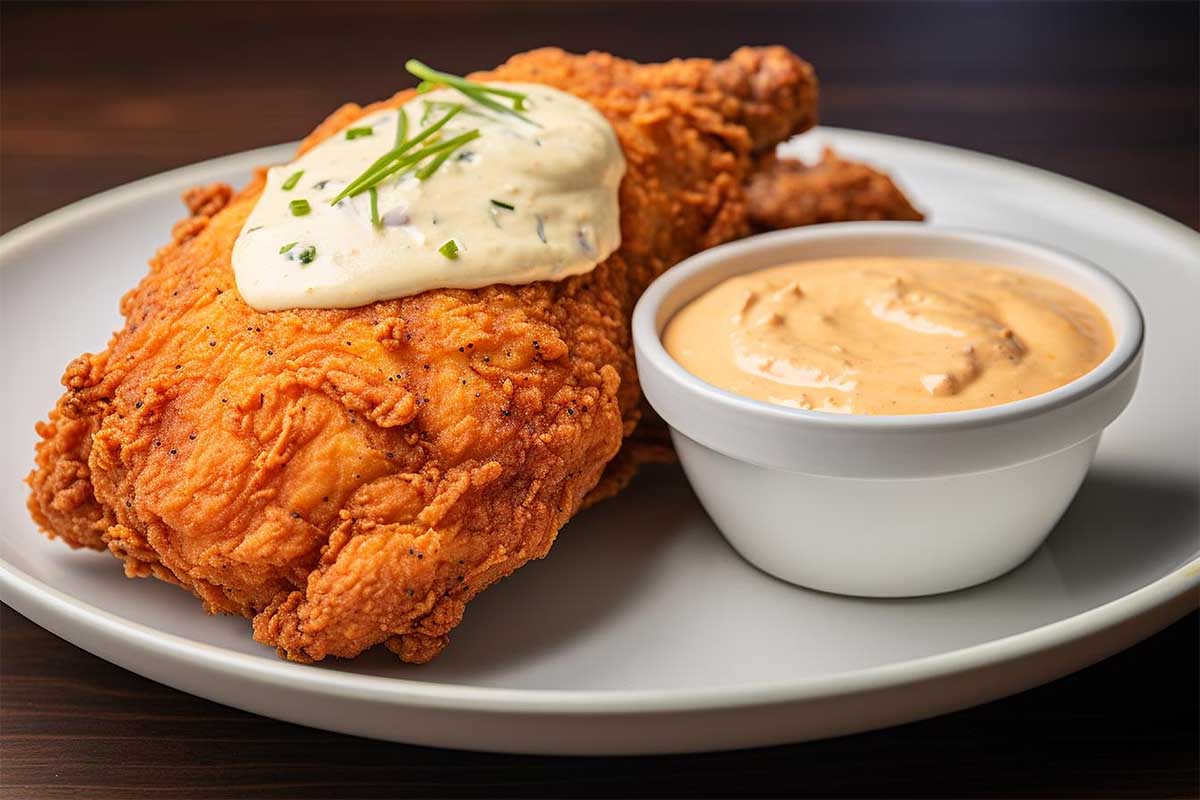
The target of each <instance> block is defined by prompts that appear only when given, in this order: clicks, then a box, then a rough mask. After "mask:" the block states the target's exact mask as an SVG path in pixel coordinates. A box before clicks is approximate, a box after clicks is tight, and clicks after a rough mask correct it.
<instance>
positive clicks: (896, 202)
mask: <svg viewBox="0 0 1200 800" xmlns="http://www.w3.org/2000/svg"><path fill="white" fill-rule="evenodd" d="M746 199H747V203H748V205H749V214H748V216H749V219H750V223H751V224H752V225H753V226H754V228H755V229H756V230H775V229H778V228H798V227H800V226H802V225H818V224H820V223H823V222H844V221H846V220H900V221H911V222H918V221H920V220H922V219H924V215H922V214H921V212H920V211H918V210H917V209H916V208H914V207H913V205H912V203H910V202H909V200H908V198H907V197H905V196H904V193H903V192H901V191H900V189H899V188H897V186H896V184H895V183H893V182H892V179H891V178H889V177H888V176H887V175H884V174H883V173H882V172H879V171H878V170H875V169H872V168H871V167H868V166H866V165H865V164H858V163H855V162H853V161H846V160H844V159H843V158H841V157H840V156H839V155H838V154H837V153H835V152H833V150H832V149H830V148H828V147H827V148H825V151H824V154H823V156H822V158H821V160H820V161H819V162H817V163H816V164H812V165H809V164H805V163H804V162H802V161H795V160H790V159H781V158H776V156H775V154H774V153H772V154H769V155H767V156H765V157H764V158H763V159H762V163H761V164H760V165H759V169H758V171H757V173H756V174H755V175H754V177H753V178H752V179H751V180H750V185H749V187H748V188H747V190H746Z"/></svg>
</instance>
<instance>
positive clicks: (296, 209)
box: [288, 198, 312, 217]
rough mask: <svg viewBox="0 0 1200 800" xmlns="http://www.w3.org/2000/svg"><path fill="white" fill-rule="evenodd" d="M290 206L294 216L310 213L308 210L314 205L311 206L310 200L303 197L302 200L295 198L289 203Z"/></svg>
mask: <svg viewBox="0 0 1200 800" xmlns="http://www.w3.org/2000/svg"><path fill="white" fill-rule="evenodd" d="M288 208H290V209H291V210H292V216H293V217H303V216H304V215H306V214H308V212H310V211H312V206H310V205H309V204H308V201H307V200H304V199H303V198H301V199H300V200H293V201H292V202H290V203H288Z"/></svg>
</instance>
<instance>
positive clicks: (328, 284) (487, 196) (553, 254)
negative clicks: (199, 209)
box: [233, 83, 625, 311]
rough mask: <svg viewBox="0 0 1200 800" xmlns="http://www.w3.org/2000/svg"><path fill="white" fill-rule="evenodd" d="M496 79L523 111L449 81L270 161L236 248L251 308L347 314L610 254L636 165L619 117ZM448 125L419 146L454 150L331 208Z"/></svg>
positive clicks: (573, 267)
mask: <svg viewBox="0 0 1200 800" xmlns="http://www.w3.org/2000/svg"><path fill="white" fill-rule="evenodd" d="M487 86H488V87H493V88H495V89H501V90H505V91H509V92H514V93H519V94H520V95H523V100H522V101H521V104H520V107H521V111H520V113H519V114H514V113H505V112H503V111H498V110H496V109H495V108H494V107H487V106H485V105H481V104H480V103H479V102H477V101H476V100H473V99H472V98H471V97H469V96H467V95H464V94H463V93H461V92H459V91H456V90H454V89H450V88H444V89H436V90H433V91H430V92H426V93H424V94H419V95H417V96H416V97H415V98H414V99H413V100H411V101H410V102H408V103H406V104H405V105H404V106H403V107H402V108H401V109H400V110H399V111H396V110H386V111H378V112H375V113H373V114H368V115H367V116H366V117H364V118H363V119H361V120H359V121H356V122H354V123H353V124H352V125H350V126H348V127H347V128H345V129H343V130H341V131H338V132H337V133H335V134H333V135H332V136H330V137H329V138H328V139H326V140H325V141H323V142H321V143H320V144H318V145H317V146H316V147H314V148H313V149H311V150H309V151H308V152H307V153H305V154H304V155H303V156H301V157H300V158H298V159H297V160H296V161H294V162H292V163H291V164H288V165H286V166H282V167H274V168H272V169H271V170H270V171H269V173H268V175H267V184H266V187H265V189H264V190H263V193H262V196H261V197H260V198H259V200H258V203H257V205H256V206H255V207H254V210H253V211H252V212H251V214H250V217H249V219H247V221H246V224H245V226H244V227H243V229H242V232H241V234H240V235H239V237H238V240H237V243H236V244H235V246H234V250H233V269H234V275H235V277H236V279H237V286H238V291H239V292H240V293H241V295H242V297H243V298H244V299H245V301H246V302H247V303H248V304H249V305H250V306H252V307H253V308H255V309H258V310H259V311H273V310H278V309H284V308H350V307H354V306H361V305H365V304H367V303H372V302H375V301H377V300H386V299H390V298H395V297H404V296H407V295H412V294H417V293H420V292H423V291H426V290H429V289H439V288H462V289H474V288H478V287H481V286H487V285H490V284H493V283H510V284H521V283H531V282H533V281H541V280H559V279H562V278H565V277H568V276H570V275H578V274H580V273H584V272H588V271H590V270H591V269H593V268H594V267H595V266H596V265H597V264H598V263H600V262H601V261H603V260H604V259H605V258H607V257H608V256H609V255H610V254H611V253H612V252H613V251H614V250H616V249H617V247H618V246H619V245H620V243H621V230H620V224H619V218H618V206H617V189H618V186H619V185H620V183H621V178H622V176H623V175H624V173H625V159H624V157H623V155H622V153H621V148H620V146H619V145H618V143H617V138H616V135H615V133H614V132H613V129H612V126H611V125H609V123H608V121H607V120H606V119H605V118H604V117H603V116H601V115H600V113H599V112H597V111H596V110H595V109H594V108H592V106H590V105H589V104H588V103H586V102H584V101H583V100H580V99H579V98H577V97H574V96H573V95H570V94H566V93H564V92H560V91H558V90H556V89H551V88H550V87H547V86H542V85H535V84H528V85H527V84H506V83H491V84H487ZM492 99H493V101H498V100H503V101H504V102H505V103H506V104H509V101H508V100H507V99H506V98H504V97H497V96H493V97H492ZM456 107H461V108H459V109H458V110H457V111H455V112H454V113H453V114H452V115H451V118H450V119H449V120H446V121H445V122H443V120H444V118H446V117H447V115H449V114H450V113H451V111H453V110H454V109H455V108H456ZM401 114H404V128H405V130H404V137H403V139H400V138H398V136H397V134H398V132H399V131H398V128H400V126H401V121H400V115H401ZM439 123H440V124H441V127H438V128H437V130H436V131H434V132H433V133H431V134H429V135H428V136H427V137H426V138H425V139H423V140H421V141H420V142H419V143H418V144H416V145H414V146H413V147H412V148H411V149H410V150H409V151H408V152H407V154H408V155H411V154H414V153H417V152H419V151H421V150H422V149H423V148H426V149H428V148H435V147H439V146H442V145H445V146H446V148H445V149H443V150H440V151H430V154H429V156H428V157H427V158H425V160H423V161H421V162H419V163H415V164H411V165H400V166H401V167H402V168H400V169H398V170H397V171H396V172H395V173H394V174H392V175H389V176H388V177H387V179H386V180H383V181H382V182H379V183H378V184H377V185H375V186H373V187H372V188H371V189H370V190H367V191H361V192H360V193H358V194H357V195H355V196H348V197H344V198H342V199H341V200H339V201H338V202H336V203H331V201H333V200H334V199H335V198H337V197H338V196H339V194H341V193H342V192H343V191H344V190H346V189H347V187H348V186H350V185H351V183H352V182H353V181H355V179H356V178H359V177H360V176H362V175H363V174H364V173H365V172H367V171H368V169H369V168H371V167H372V165H373V164H375V163H376V162H377V159H379V158H380V157H381V156H384V155H385V154H387V153H389V151H393V150H394V149H395V148H396V147H397V143H398V142H399V141H404V140H411V139H414V138H416V137H419V136H421V135H422V134H423V132H425V131H427V130H428V129H430V128H433V127H435V126H437V125H439ZM435 163H436V166H435ZM431 167H432V171H430V168H431Z"/></svg>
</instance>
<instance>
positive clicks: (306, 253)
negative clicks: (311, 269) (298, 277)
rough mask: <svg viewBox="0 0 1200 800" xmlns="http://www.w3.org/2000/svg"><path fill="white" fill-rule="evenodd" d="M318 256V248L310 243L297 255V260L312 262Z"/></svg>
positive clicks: (302, 262)
mask: <svg viewBox="0 0 1200 800" xmlns="http://www.w3.org/2000/svg"><path fill="white" fill-rule="evenodd" d="M316 257H317V248H315V247H313V246H312V245H311V244H310V245H307V246H305V248H304V249H303V250H301V251H300V252H299V253H298V254H297V255H296V260H297V261H299V262H300V263H301V264H311V263H312V262H313V259H314V258H316Z"/></svg>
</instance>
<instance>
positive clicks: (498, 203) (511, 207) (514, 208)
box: [492, 200, 517, 211]
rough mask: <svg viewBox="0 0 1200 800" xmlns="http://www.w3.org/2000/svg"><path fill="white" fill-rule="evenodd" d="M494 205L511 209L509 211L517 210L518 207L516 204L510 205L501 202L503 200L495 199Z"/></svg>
mask: <svg viewBox="0 0 1200 800" xmlns="http://www.w3.org/2000/svg"><path fill="white" fill-rule="evenodd" d="M492 205H494V206H497V207H498V208H504V209H507V210H509V211H516V210H517V207H516V206H510V205H509V204H508V203H503V202H501V201H499V200H493V201H492Z"/></svg>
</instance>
